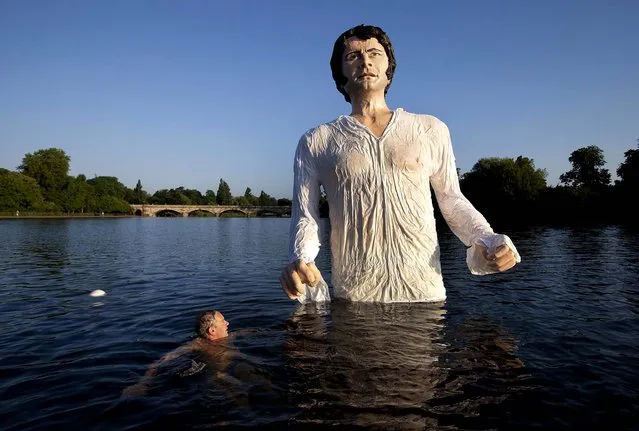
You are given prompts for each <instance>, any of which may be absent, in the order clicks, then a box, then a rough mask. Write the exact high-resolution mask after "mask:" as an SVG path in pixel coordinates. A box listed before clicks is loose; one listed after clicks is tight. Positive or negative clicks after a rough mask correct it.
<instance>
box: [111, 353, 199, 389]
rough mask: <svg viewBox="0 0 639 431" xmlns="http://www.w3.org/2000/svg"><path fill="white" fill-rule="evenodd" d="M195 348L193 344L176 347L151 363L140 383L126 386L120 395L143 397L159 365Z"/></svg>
mask: <svg viewBox="0 0 639 431" xmlns="http://www.w3.org/2000/svg"><path fill="white" fill-rule="evenodd" d="M194 348H195V346H194V344H193V342H191V343H188V344H185V345H183V346H180V347H178V348H177V349H175V350H173V351H171V352H169V353H167V354H166V355H164V356H162V357H161V358H160V359H158V360H157V361H155V362H153V363H152V364H151V365H149V368H148V369H147V370H146V373H144V376H142V378H141V379H140V381H139V382H138V383H136V384H134V385H131V386H128V387H127V388H125V389H124V390H123V391H122V395H123V396H126V395H133V396H143V395H146V393H147V391H148V389H149V386H150V385H151V382H152V381H153V378H154V377H155V375H156V374H157V372H158V369H159V367H160V365H161V364H162V363H164V362H166V361H170V360H172V359H175V358H177V357H179V356H181V355H183V354H185V353H187V352H189V351H192V350H193V349H194Z"/></svg>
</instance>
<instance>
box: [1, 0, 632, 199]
mask: <svg viewBox="0 0 639 431" xmlns="http://www.w3.org/2000/svg"><path fill="white" fill-rule="evenodd" d="M637 17H639V1H634V0H627V1H623V0H618V1H614V2H606V1H603V0H602V1H589V0H578V1H577V0H559V1H550V0H541V1H538V0H536V1H517V0H509V1H506V0H504V1H474V0H473V1H471V0H468V1H443V0H440V1H425V0H422V1H415V2H410V1H399V2H396V3H392V2H389V1H383V2H374V1H366V2H355V1H352V2H341V1H340V2H332V1H321V2H319V1H274V0H273V1H266V0H264V1H257V0H254V1H233V2H221V1H214V0H208V1H188V0H187V1H162V0H152V1H151V0H148V1H147V0H145V1H142V0H128V1H124V0H110V1H106V0H103V1H87V0H77V1H53V0H40V1H37V0H3V1H1V2H0V167H4V168H8V169H15V168H16V166H17V165H19V164H20V162H21V159H22V157H23V156H24V154H26V153H27V152H33V151H36V150H38V149H43V148H49V147H58V148H62V149H63V150H64V151H66V153H67V154H68V155H69V156H70V157H71V174H72V175H77V174H80V173H82V174H85V175H86V176H87V177H93V176H94V175H112V176H116V177H118V178H119V180H120V181H121V182H122V183H124V184H125V185H127V186H129V187H133V186H134V185H135V183H136V181H137V180H138V179H140V180H141V181H142V184H143V186H144V187H145V189H146V190H147V191H150V192H154V191H156V190H158V189H161V188H173V187H179V186H184V187H186V188H194V189H198V190H200V191H201V192H203V193H204V192H205V191H206V190H207V189H213V190H217V186H218V182H219V179H220V178H224V179H225V180H226V181H227V182H228V183H229V184H230V186H231V190H232V192H233V194H235V195H239V194H243V193H244V189H245V188H246V187H247V186H248V187H251V188H252V189H253V192H254V193H259V191H260V190H264V191H266V192H267V193H269V194H271V195H273V196H276V197H290V196H291V189H292V159H293V153H294V150H295V146H296V144H297V141H298V139H299V137H300V136H301V135H302V133H304V132H305V131H306V130H307V129H309V128H311V127H313V126H315V125H317V124H319V123H322V122H326V121H330V120H332V119H334V118H336V117H337V116H339V115H341V114H348V113H349V112H350V105H348V104H347V103H346V102H344V100H343V98H342V97H341V95H340V94H339V93H338V92H337V90H335V87H334V83H333V81H332V78H331V73H330V67H329V59H330V54H331V50H332V45H333V43H334V41H335V39H336V37H337V36H338V35H339V34H340V33H341V32H342V31H344V30H346V29H347V28H350V27H352V26H354V25H357V24H361V23H366V24H374V25H378V26H380V27H382V28H383V29H384V30H385V31H386V32H387V33H388V34H389V36H390V38H391V40H392V42H393V45H394V47H395V54H396V57H397V63H398V66H397V71H396V74H395V78H394V81H393V84H392V87H391V89H390V91H389V94H388V104H389V106H390V107H391V108H396V107H402V108H404V109H406V110H408V111H412V112H419V113H428V114H432V115H436V116H437V117H439V118H440V119H442V120H443V121H445V122H446V123H447V124H448V126H449V128H450V130H451V134H452V138H453V146H454V150H455V155H456V158H457V165H458V167H459V168H460V169H461V170H462V172H467V171H468V170H470V169H471V168H472V166H473V164H475V163H476V162H477V160H479V159H480V158H482V157H492V156H496V157H517V156H519V155H523V156H527V157H530V158H532V159H534V161H535V164H536V166H537V167H539V168H546V169H547V171H548V182H549V183H550V184H556V183H557V182H558V177H559V175H560V174H561V173H563V172H565V171H567V170H569V169H570V167H571V166H570V163H569V162H568V157H569V156H570V153H571V152H572V151H574V150H576V149H577V148H580V147H584V146H588V145H598V146H599V147H601V148H602V149H603V150H604V155H605V157H606V161H607V166H606V167H607V168H608V169H610V171H611V173H613V178H615V175H614V172H615V170H616V168H617V166H618V165H619V163H620V162H621V161H623V153H624V152H625V151H626V150H628V149H631V148H636V139H637V138H639V54H638V53H639V23H638V22H637Z"/></svg>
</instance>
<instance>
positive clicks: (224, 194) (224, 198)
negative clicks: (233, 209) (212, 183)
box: [216, 178, 233, 205]
mask: <svg viewBox="0 0 639 431" xmlns="http://www.w3.org/2000/svg"><path fill="white" fill-rule="evenodd" d="M216 200H217V203H218V204H220V205H233V195H232V194H231V188H230V187H229V185H228V184H227V182H226V181H224V180H223V179H222V178H220V185H219V186H218V188H217V196H216Z"/></svg>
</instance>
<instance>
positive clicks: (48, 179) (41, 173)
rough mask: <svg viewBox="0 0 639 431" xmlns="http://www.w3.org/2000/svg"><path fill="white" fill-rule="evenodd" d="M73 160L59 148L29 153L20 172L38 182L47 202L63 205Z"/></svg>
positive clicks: (23, 160) (20, 167)
mask: <svg viewBox="0 0 639 431" xmlns="http://www.w3.org/2000/svg"><path fill="white" fill-rule="evenodd" d="M70 161H71V159H70V158H69V156H67V155H66V153H65V152H64V151H63V150H61V149H59V148H48V149H46V150H38V151H36V152H35V153H33V154H31V153H27V154H26V155H25V156H24V158H23V159H22V164H21V165H20V166H18V169H19V170H20V172H22V173H23V174H24V175H27V176H29V177H31V178H33V179H35V180H36V182H37V183H38V185H39V186H40V187H41V188H42V195H43V197H44V199H45V200H48V201H51V202H54V203H56V204H61V203H62V199H63V197H62V191H63V190H64V188H65V187H66V185H67V183H68V180H69V178H68V174H69V163H70Z"/></svg>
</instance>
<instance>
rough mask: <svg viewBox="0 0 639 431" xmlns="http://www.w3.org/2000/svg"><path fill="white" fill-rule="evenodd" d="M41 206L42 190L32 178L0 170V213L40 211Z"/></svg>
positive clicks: (42, 202) (42, 199)
mask: <svg viewBox="0 0 639 431" xmlns="http://www.w3.org/2000/svg"><path fill="white" fill-rule="evenodd" d="M43 205H44V198H43V197H42V190H41V189H40V186H38V183H37V182H36V180H35V179H34V178H32V177H29V176H27V175H24V174H21V173H18V172H11V171H8V170H6V169H1V170H0V211H11V212H13V211H17V210H40V209H42V207H43Z"/></svg>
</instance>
